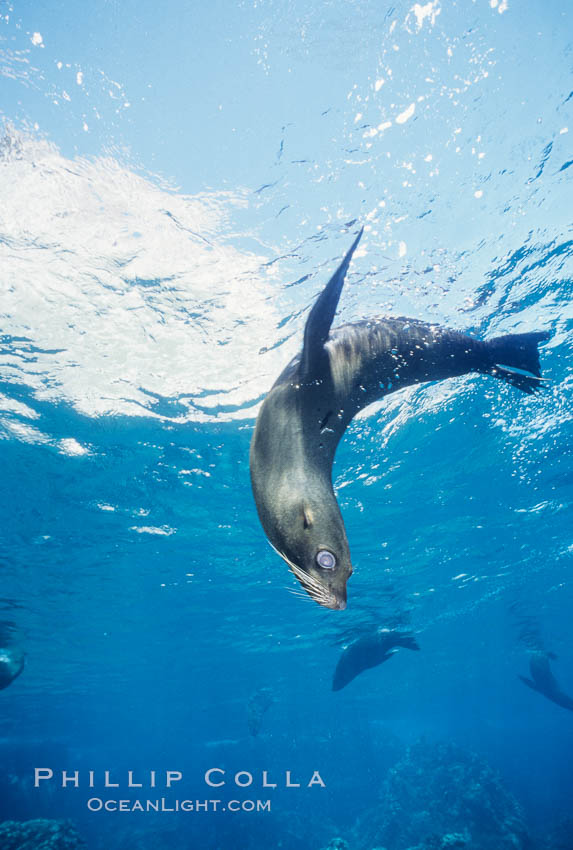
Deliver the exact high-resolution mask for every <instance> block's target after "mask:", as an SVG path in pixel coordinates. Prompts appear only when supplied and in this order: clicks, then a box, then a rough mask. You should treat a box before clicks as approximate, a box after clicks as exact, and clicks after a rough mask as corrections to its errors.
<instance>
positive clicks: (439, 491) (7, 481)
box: [0, 0, 573, 850]
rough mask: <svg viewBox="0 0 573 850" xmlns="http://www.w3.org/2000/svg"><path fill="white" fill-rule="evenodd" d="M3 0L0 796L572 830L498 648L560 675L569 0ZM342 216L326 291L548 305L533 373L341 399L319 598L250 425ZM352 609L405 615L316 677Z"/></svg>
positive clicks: (510, 841) (82, 809)
mask: <svg viewBox="0 0 573 850" xmlns="http://www.w3.org/2000/svg"><path fill="white" fill-rule="evenodd" d="M0 10H1V11H2V20H1V26H2V30H1V35H0V51H1V64H0V76H1V82H2V87H3V88H2V91H3V97H2V103H1V104H0V114H1V115H2V117H3V119H4V128H3V136H2V139H1V140H0V192H1V198H2V201H1V204H0V251H1V254H2V267H1V272H0V288H1V292H2V297H1V302H0V303H1V305H2V306H1V317H0V344H1V349H0V351H1V359H0V370H1V371H0V436H1V443H0V450H1V458H2V477H1V479H0V499H1V503H2V517H3V522H2V524H1V526H0V540H1V549H0V558H1V564H2V591H1V594H0V597H1V598H0V606H1V623H0V637H1V638H2V646H1V647H0V649H2V648H8V649H11V650H23V651H24V652H25V653H26V666H25V668H24V670H23V672H22V674H21V675H20V676H19V677H18V678H16V679H15V680H14V681H13V682H12V684H10V686H9V687H7V688H5V689H4V690H2V691H1V693H0V821H22V822H25V821H29V820H32V819H47V820H53V819H56V820H61V819H66V818H70V819H71V820H72V821H73V824H74V826H75V828H77V830H78V832H79V834H80V835H81V836H82V838H83V839H84V840H85V841H86V843H87V846H88V847H89V848H92V850H103V849H104V848H105V850H116V848H119V850H123V848H126V850H127V848H130V850H131V848H145V850H161V848H166V847H170V848H177V849H178V848H181V850H187V849H188V848H190V847H193V848H195V847H207V848H210V850H216V848H219V850H231V848H233V849H234V848H239V849H240V850H259V848H263V847H265V848H266V847H269V846H270V847H283V848H285V850H321V848H326V847H329V848H335V847H340V848H344V847H347V848H350V850H374V848H376V847H378V848H382V847H386V848H387V850H413V848H416V850H421V848H440V847H452V846H466V847H471V848H476V850H488V848H492V850H493V848H496V850H501V848H505V847H519V848H523V850H525V848H529V847H531V848H535V850H537V848H544V850H545V849H546V850H556V849H557V848H560V849H561V850H571V848H573V824H572V821H571V812H572V811H573V767H572V758H571V756H572V754H573V717H572V715H571V712H569V711H567V710H566V709H564V708H562V707H560V706H557V705H555V704H554V703H553V702H550V701H549V700H548V699H545V698H544V697H543V696H542V695H540V694H537V693H534V692H533V691H532V690H530V689H529V688H527V687H525V686H524V685H523V684H522V682H520V680H519V678H518V676H519V675H521V676H529V675H530V674H529V662H530V659H531V655H532V652H535V651H536V652H546V653H552V654H554V655H555V656H556V657H555V658H552V659H551V669H552V671H553V673H554V675H555V677H556V678H557V680H558V681H559V683H560V685H561V687H562V689H563V690H564V691H565V692H567V693H568V694H569V695H573V673H572V662H573V632H572V628H573V627H572V625H571V613H570V612H571V610H572V607H573V592H572V586H571V581H570V574H571V568H572V558H573V540H572V536H571V532H572V522H571V502H572V495H573V494H572V485H573V472H572V466H571V462H572V450H571V445H572V444H573V424H572V413H571V411H572V407H571V388H572V377H571V376H572V372H571V363H572V362H573V351H572V347H573V345H572V339H573V337H572V329H573V325H572V322H573V312H572V308H571V291H572V284H571V268H572V266H571V255H572V253H573V241H572V236H571V214H570V200H571V183H570V181H571V178H570V174H571V170H570V166H571V164H572V161H573V155H572V151H571V141H570V139H571V133H572V132H573V127H572V126H571V121H572V118H571V108H572V104H573V93H572V91H571V89H572V88H573V86H572V85H571V55H572V41H571V32H573V29H572V28H571V23H572V21H571V16H572V13H571V9H570V7H569V6H568V4H566V3H565V2H561V0H556V2H551V3H549V4H546V3H544V4H542V3H541V2H537V0H536V2H533V3H530V4H528V5H527V7H526V8H525V7H523V6H520V5H518V3H517V2H515V0H509V2H507V0H501V2H498V0H489V2H485V0H479V2H478V0H476V2H469V0H467V2H466V0H463V2H462V0H460V2H446V0H444V2H442V3H441V4H440V3H439V0H433V2H429V3H427V4H425V5H420V4H410V3H393V4H388V5H386V6H380V5H379V4H375V3H374V2H368V0H334V2H332V3H322V4H316V5H315V6H312V7H310V8H309V7H308V5H307V4H303V3H299V2H296V0H273V2H271V1H270V0H269V2H253V3H244V2H236V3H235V2H229V3H227V4H219V5H217V4H215V5H214V6H213V7H210V8H208V9H207V8H205V9H201V10H199V9H197V8H194V4H192V5H191V6H185V7H184V6H183V5H182V4H179V3H178V2H175V0H172V2H171V0H170V2H168V3H167V4H165V5H164V7H162V10H161V12H158V10H157V8H156V7H155V6H154V5H152V4H151V3H148V2H144V3H140V4H137V5H136V4H134V3H131V2H129V3H125V4H117V3H116V4H114V3H111V2H105V0H101V2H96V3H95V4H92V6H91V7H90V8H89V9H88V8H86V9H82V10H78V9H77V7H76V6H73V5H72V4H71V3H70V2H69V0H61V2H60V3H58V4H55V5H51V6H50V8H49V9H48V8H47V7H46V8H37V4H35V3H33V2H22V3H12V4H4V5H3V6H0ZM360 225H364V226H365V235H364V238H363V242H362V244H361V247H360V249H359V250H358V251H357V253H356V255H355V258H354V261H353V264H352V266H351V269H350V272H349V275H348V279H347V282H346V285H345V289H344V292H343V295H342V300H341V304H340V308H339V312H338V315H337V319H336V322H337V323H343V322H348V321H353V320H358V319H362V318H368V317H372V316H375V315H393V316H400V315H405V316H411V317H412V318H417V319H423V320H425V321H432V322H438V323H440V324H441V325H444V326H447V327H451V328H455V329H459V330H464V331H466V332H468V333H471V334H473V335H475V336H478V337H480V338H490V337H493V336H495V335H498V334H503V333H511V332H525V331H532V330H547V331H550V332H551V338H550V340H549V341H548V342H547V343H543V344H542V345H541V347H540V350H541V366H542V372H543V375H544V377H546V378H547V379H549V380H548V384H547V387H546V388H545V389H544V391H543V392H541V393H538V394H535V395H533V396H526V395H524V394H522V393H519V392H518V391H517V390H515V389H513V388H511V387H509V386H507V385H504V384H502V383H501V382H498V381H495V380H494V379H493V378H489V377H485V376H466V377H463V378H458V379H454V380H450V381H447V382H442V383H436V384H429V385H425V386H421V387H416V388H410V389H407V390H404V391H401V392H399V393H396V394H393V395H391V396H390V397H389V398H387V399H386V400H385V401H384V402H383V403H381V404H378V405H374V406H372V408H369V409H368V410H367V411H365V413H364V414H363V415H361V416H360V417H359V418H357V419H356V420H355V421H354V422H353V423H352V424H351V426H350V428H349V429H348V431H347V433H346V435H345V438H344V440H343V442H342V444H341V445H340V447H339V449H338V453H337V456H336V462H335V467H334V483H335V490H336V493H337V497H338V500H339V502H340V505H341V509H342V513H343V516H344V521H345V524H346V528H347V532H348V538H349V542H350V547H351V552H352V557H353V563H354V567H355V572H354V574H353V576H352V578H351V580H350V582H349V603H348V608H347V609H346V610H345V611H344V612H338V611H328V610H325V609H322V608H319V607H318V606H317V605H314V604H313V603H312V602H311V601H310V600H308V601H307V600H301V599H300V598H297V597H296V596H294V595H293V594H291V593H289V590H294V589H295V588H296V586H297V585H296V582H295V580H294V578H293V577H292V576H291V574H290V573H289V572H288V569H287V567H286V566H285V565H284V564H283V563H282V561H281V560H280V559H279V558H278V557H277V556H276V554H275V553H274V552H273V551H272V549H271V548H270V547H269V546H268V545H267V543H266V540H265V537H264V534H263V532H262V529H261V527H260V525H259V521H258V518H257V514H256V510H255V506H254V502H253V499H252V495H251V490H250V481H249V468H248V453H249V443H250V439H251V436H252V432H253V428H254V422H255V418H256V414H257V411H258V407H259V405H260V403H261V400H262V399H263V398H264V396H265V393H266V392H267V391H268V389H269V388H270V386H271V384H272V382H273V381H274V379H275V377H276V376H277V375H278V374H279V372H280V371H281V369H282V368H283V366H284V365H285V364H286V363H287V362H288V360H289V359H290V358H291V357H292V356H293V355H294V354H295V353H296V352H297V351H298V350H299V348H300V346H301V341H302V332H303V328H304V322H305V318H306V315H307V313H308V309H309V308H310V306H311V304H312V303H313V301H314V299H315V297H316V295H317V294H318V292H319V291H320V290H321V289H322V287H323V286H324V284H325V283H326V281H327V279H328V277H329V275H330V274H331V273H332V271H333V270H334V268H335V267H336V265H337V264H338V262H339V261H340V258H341V256H342V255H343V254H344V252H345V251H346V250H347V249H348V247H349V245H350V243H351V241H352V238H353V236H354V234H355V233H356V231H357V229H358V227H359V226H360ZM375 627H385V628H390V629H397V630H400V631H408V632H411V633H413V634H414V635H415V637H416V640H417V642H418V644H419V645H420V651H419V652H409V651H407V650H405V649H401V650H400V651H399V652H398V653H397V654H396V657H395V658H393V659H391V660H390V661H389V662H387V663H386V664H384V665H382V666H380V667H377V668H375V669H373V670H369V671H366V672H365V673H363V674H361V675H360V676H358V677H357V678H356V679H355V680H354V681H353V682H351V683H350V684H349V685H348V687H346V688H345V689H343V690H342V691H340V692H333V691H332V688H331V685H332V676H333V672H334V669H335V666H336V663H337V661H338V658H339V657H340V653H341V651H342V648H343V646H345V645H347V644H348V643H349V642H351V641H352V640H353V639H354V638H356V637H357V636H359V635H361V634H363V633H364V631H365V630H368V629H373V628H375ZM36 768H41V769H44V770H48V769H51V770H52V771H53V774H54V776H53V779H52V780H43V781H41V782H40V784H39V787H38V788H35V787H34V776H35V774H34V771H35V769H36ZM210 769H216V770H218V771H220V770H224V771H225V779H226V782H227V784H226V785H225V786H222V787H216V788H214V787H211V786H208V785H206V783H205V780H204V776H205V772H206V771H208V770H210ZM62 771H67V772H68V774H69V775H73V774H74V772H75V771H78V772H79V774H78V784H79V787H77V788H75V787H73V783H72V782H70V783H69V784H68V786H67V787H65V788H62V787H61V786H62ZM90 771H92V772H93V774H94V780H93V788H92V787H90V784H89V781H90V773H89V772H90ZM105 771H109V781H110V782H118V783H119V786H120V787H119V789H117V788H115V787H110V788H105V787H104V781H105ZM129 771H131V772H132V780H133V781H134V782H141V784H142V785H143V788H142V789H139V788H127V787H126V786H127V783H128V772H129ZM151 771H155V773H156V787H155V788H152V787H150V783H151V779H150V772H151ZM165 771H179V772H180V773H181V774H182V779H181V780H180V781H179V782H175V783H174V786H173V788H171V789H165V787H164V775H165ZM287 771H290V777H291V783H293V784H294V783H300V785H301V787H300V788H297V787H284V786H285V782H286V773H287ZM315 771H317V772H318V773H319V775H320V778H321V780H322V782H323V783H324V785H325V787H324V788H323V787H322V786H321V784H320V783H319V782H315V783H313V784H312V786H311V787H307V786H308V783H309V782H310V781H311V780H312V777H313V775H314V773H315ZM237 772H239V773H242V774H243V779H244V778H245V774H250V775H252V777H253V781H252V785H248V786H245V787H238V786H237V785H235V783H234V779H233V777H234V776H235V774H236V773H237ZM265 772H266V777H267V784H270V785H273V784H275V783H276V785H277V786H278V787H277V788H268V787H264V773H265ZM214 775H215V776H216V777H217V778H219V777H221V775H222V774H221V773H216V774H214ZM247 779H248V776H247ZM90 799H96V800H98V799H101V800H102V801H105V800H119V799H124V800H131V801H133V800H136V799H141V800H147V799H152V800H155V799H165V800H166V801H167V802H166V804H165V805H166V806H167V807H169V805H170V803H171V802H172V801H174V800H176V799H179V800H184V799H185V800H187V799H189V800H192V801H199V802H201V801H206V800H207V801H208V800H212V799H220V800H221V801H222V803H221V807H225V806H226V807H227V809H228V803H229V801H230V800H232V799H237V800H239V801H240V802H243V801H253V802H254V803H255V804H256V802H257V801H263V802H265V801H266V800H270V801H271V811H270V812H269V811H266V810H264V811H259V812H257V811H254V812H249V811H242V812H238V813H233V812H231V811H228V810H226V811H223V810H222V808H221V807H220V808H219V809H218V810H217V811H211V810H203V809H201V807H199V810H198V811H195V812H169V811H165V812H158V813H154V812H144V813H142V812H137V811H132V812H127V811H126V812H114V811H112V812H105V811H95V810H94V811H91V810H90V809H89V807H88V805H87V801H88V800H90ZM94 808H97V803H96V804H94ZM247 808H248V806H247ZM39 828H40V827H38V829H39ZM1 829H2V826H1V824H0V835H2V833H1ZM6 835H7V833H5V834H4V836H3V837H2V838H1V840H4V841H5V842H6V847H8V846H9V847H11V848H12V847H19V846H24V845H22V844H20V845H18V844H10V845H8V838H7V837H6ZM57 840H58V839H57V837H54V838H53V839H52V841H53V843H52V844H50V845H46V846H52V847H56V848H57V847H63V846H72V845H64V844H57V843H56V842H57ZM62 840H63V839H62ZM37 841H39V839H37ZM344 842H346V844H345V843H344ZM456 842H457V843H456ZM25 846H26V847H28V846H34V845H25ZM36 846H40V845H39V844H37V845H36ZM42 846H44V845H42ZM74 846H75V845H74Z"/></svg>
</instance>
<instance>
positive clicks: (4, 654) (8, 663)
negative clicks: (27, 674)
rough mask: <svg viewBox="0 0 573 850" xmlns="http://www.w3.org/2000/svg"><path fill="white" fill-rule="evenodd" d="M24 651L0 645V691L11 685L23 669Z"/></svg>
mask: <svg viewBox="0 0 573 850" xmlns="http://www.w3.org/2000/svg"><path fill="white" fill-rule="evenodd" d="M24 659H25V656H24V653H23V652H22V651H21V650H19V649H13V648H7V647H0V691H1V690H3V689H4V688H7V687H8V685H11V684H12V682H13V681H14V679H16V678H17V677H18V676H19V675H20V673H21V672H22V670H23V669H24Z"/></svg>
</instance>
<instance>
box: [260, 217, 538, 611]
mask: <svg viewBox="0 0 573 850" xmlns="http://www.w3.org/2000/svg"><path fill="white" fill-rule="evenodd" d="M361 235H362V231H360V233H359V234H358V236H357V237H356V239H355V241H354V243H353V245H352V247H351V248H350V250H349V251H348V253H347V254H346V256H345V257H344V259H343V261H342V263H341V264H340V266H339V267H338V269H337V270H336V272H335V273H334V275H333V276H332V277H331V279H330V281H329V282H328V284H327V285H326V287H325V289H324V290H323V291H322V292H321V294H320V295H319V297H318V298H317V300H316V302H315V304H314V306H313V308H312V310H311V311H310V314H309V316H308V319H307V322H306V327H305V330H304V344H303V349H302V352H301V353H300V354H299V355H297V356H296V357H295V358H294V359H293V360H291V362H290V363H289V364H288V366H287V367H286V368H285V369H284V370H283V372H282V373H281V374H280V375H279V377H278V378H277V380H276V381H275V383H274V385H273V387H272V388H271V390H270V392H269V394H268V395H267V397H266V398H265V400H264V402H263V404H262V406H261V409H260V411H259V415H258V417H257V423H256V426H255V432H254V434H253V439H252V442H251V452H250V467H251V482H252V487H253V494H254V497H255V502H256V505H257V511H258V514H259V518H260V521H261V523H262V526H263V529H264V531H265V533H266V535H267V537H268V539H269V541H270V543H271V545H272V546H273V547H274V549H275V550H276V551H277V552H278V554H279V555H280V556H281V558H283V559H284V560H285V561H286V563H287V564H288V565H289V567H290V569H291V570H292V572H293V573H294V575H295V576H296V578H297V579H298V580H299V581H300V583H301V584H302V586H303V587H304V589H305V590H306V591H307V593H308V594H309V595H310V596H311V597H312V599H314V600H315V601H316V602H318V603H319V604H320V605H324V606H325V607H327V608H335V609H342V608H345V607H346V582H347V580H348V578H349V576H350V574H351V573H352V564H351V561H350V551H349V548H348V541H347V539H346V532H345V529H344V524H343V522H342V516H341V514H340V509H339V507H338V503H337V501H336V497H335V495H334V491H333V488H332V463H333V460H334V453H335V451H336V447H337V445H338V442H339V440H340V438H341V437H342V435H343V434H344V431H345V430H346V428H347V426H348V423H349V422H350V421H351V419H352V418H353V416H355V415H356V414H357V413H358V411H359V410H362V408H363V407H366V406H367V405H368V404H371V403H372V402H373V401H376V400H378V399H380V398H382V397H383V396H385V395H387V394H388V393H391V392H394V391H395V390H399V389H401V388H402V387H407V386H410V385H411V384H419V383H422V382H424V381H441V380H443V379H444V378H452V377H454V376H456V375H465V374H466V373H467V372H481V373H482V374H486V375H493V376H494V377H496V378H501V379H502V380H504V381H508V382H509V383H510V384H513V386H515V387H517V388H518V389H520V390H523V391H524V392H527V393H531V392H534V391H535V390H537V389H538V388H539V387H540V386H541V385H542V379H541V377H540V370H539V354H538V351H537V344H538V343H539V342H541V340H544V339H548V337H549V334H548V333H546V332H541V333H523V334H511V335H508V336H500V337H497V338H496V339H492V340H488V341H482V340H478V339H474V338H472V337H469V336H466V335H465V334H462V333H459V332H457V331H451V330H447V329H444V328H440V327H437V326H436V325H428V324H425V323H424V322H420V321H416V320H414V319H404V318H399V319H370V320H369V321H362V322H355V323H352V324H347V325H342V326H341V327H338V328H335V329H333V330H331V324H332V320H333V318H334V314H335V312H336V307H337V304H338V299H339V297H340V293H341V291H342V285H343V283H344V277H345V275H346V271H347V269H348V266H349V264H350V260H351V258H352V254H353V253H354V250H355V248H356V246H357V245H358V242H359V240H360V237H361ZM507 367H509V368H507ZM515 368H516V369H522V370H526V371H527V372H529V373H531V374H529V375H524V374H522V373H521V372H514V371H512V369H515Z"/></svg>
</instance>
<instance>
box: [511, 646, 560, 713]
mask: <svg viewBox="0 0 573 850" xmlns="http://www.w3.org/2000/svg"><path fill="white" fill-rule="evenodd" d="M549 658H555V655H553V654H548V653H546V652H534V653H533V655H532V656H531V658H530V659H529V670H530V672H531V679H528V678H527V677H526V676H520V677H519V678H520V679H521V681H522V682H523V684H524V685H527V687H528V688H531V689H532V690H534V691H537V693H539V694H542V695H543V696H544V697H547V699H549V700H551V702H554V703H556V704H557V705H560V706H561V708H566V709H568V710H569V711H573V699H572V698H571V697H570V696H568V695H567V694H566V693H564V692H563V691H562V690H561V688H560V687H559V684H558V682H557V679H556V678H555V676H554V675H553V673H552V672H551V668H550V666H549Z"/></svg>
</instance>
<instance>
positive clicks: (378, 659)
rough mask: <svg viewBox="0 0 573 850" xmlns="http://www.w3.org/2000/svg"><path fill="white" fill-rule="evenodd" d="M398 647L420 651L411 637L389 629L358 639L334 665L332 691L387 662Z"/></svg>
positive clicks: (340, 688) (338, 689)
mask: <svg viewBox="0 0 573 850" xmlns="http://www.w3.org/2000/svg"><path fill="white" fill-rule="evenodd" d="M399 646H404V647H406V649H418V650H419V649H420V647H419V646H418V644H417V643H416V640H415V638H414V636H413V635H411V634H409V633H408V632H397V631H393V630H391V629H377V630H376V631H375V632H373V633H371V634H367V635H364V636H363V637H360V638H358V640H355V641H354V642H353V643H351V644H350V645H349V646H347V647H346V648H345V649H344V651H343V653H342V655H341V656H340V658H339V659H338V664H337V665H336V670H335V671H334V676H333V679H332V690H333V691H340V690H342V688H344V687H345V686H346V685H347V684H348V683H349V682H351V681H352V680H353V679H355V678H356V676H358V675H359V674H360V673H362V672H363V671H364V670H369V669H370V668H371V667H377V666H378V665H379V664H383V663H384V661H388V659H389V658H391V657H392V656H393V655H394V653H396V652H397V651H398V647H399Z"/></svg>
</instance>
